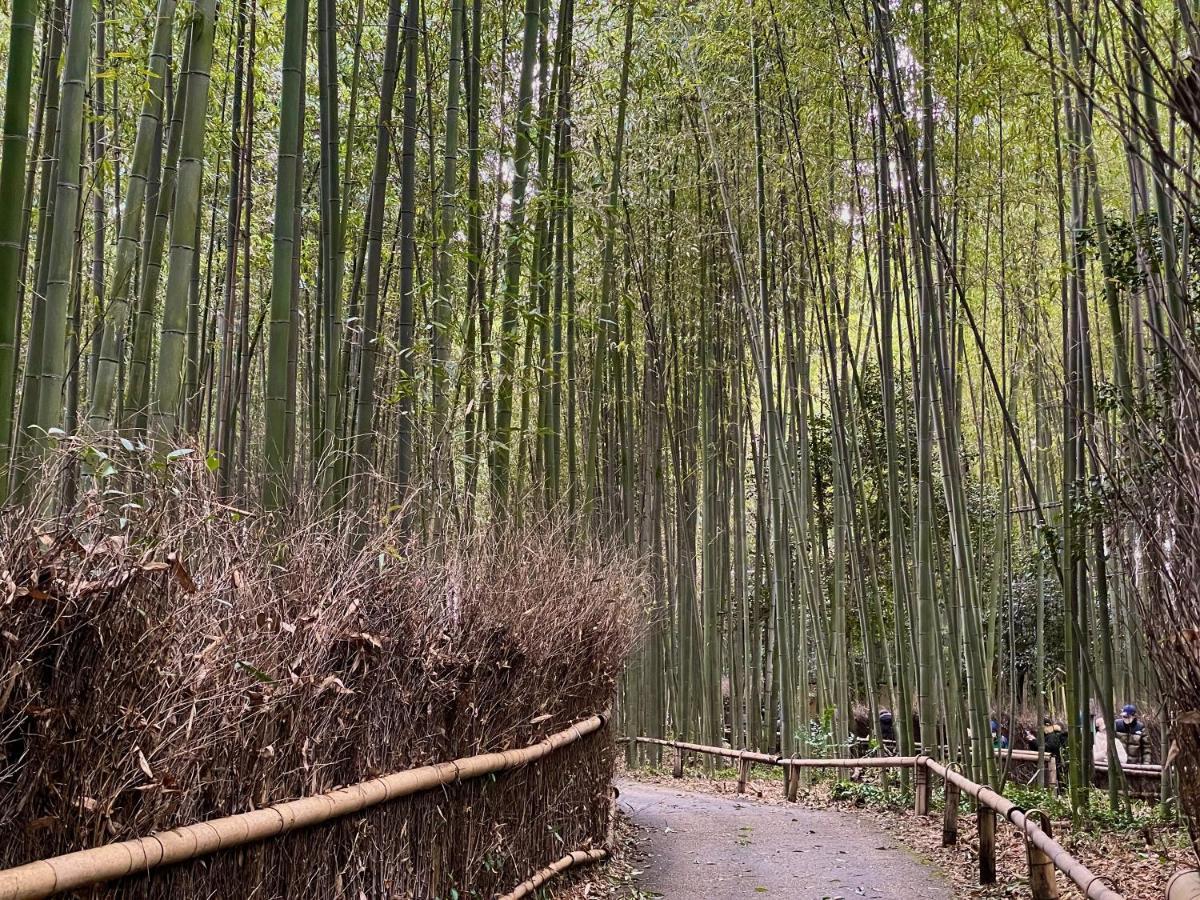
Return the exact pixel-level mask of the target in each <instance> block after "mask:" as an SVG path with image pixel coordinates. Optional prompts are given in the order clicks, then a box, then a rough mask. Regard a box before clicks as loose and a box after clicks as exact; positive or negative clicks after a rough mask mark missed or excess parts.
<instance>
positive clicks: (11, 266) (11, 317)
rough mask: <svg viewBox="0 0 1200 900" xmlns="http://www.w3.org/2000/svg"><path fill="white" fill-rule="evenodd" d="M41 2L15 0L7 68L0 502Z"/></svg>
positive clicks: (0, 277) (0, 203) (0, 186)
mask: <svg viewBox="0 0 1200 900" xmlns="http://www.w3.org/2000/svg"><path fill="white" fill-rule="evenodd" d="M36 17H37V0H13V4H12V10H11V13H10V19H9V36H8V42H9V43H8V67H7V70H6V72H5V81H4V125H3V127H4V137H3V147H2V149H0V209H3V210H4V213H3V215H0V503H2V502H3V501H4V500H5V498H6V497H7V494H8V464H9V456H10V455H11V452H12V437H13V413H14V411H15V408H14V403H15V400H16V366H17V341H18V335H19V332H20V326H21V323H20V320H19V318H18V313H19V310H20V303H19V298H20V292H21V281H22V274H23V273H22V266H21V257H22V247H23V246H24V241H23V236H22V225H23V224H24V216H23V214H22V210H23V207H24V202H23V201H24V198H25V182H26V178H25V157H26V153H27V150H28V146H29V96H30V92H31V90H32V83H33V36H34V25H35V21H36Z"/></svg>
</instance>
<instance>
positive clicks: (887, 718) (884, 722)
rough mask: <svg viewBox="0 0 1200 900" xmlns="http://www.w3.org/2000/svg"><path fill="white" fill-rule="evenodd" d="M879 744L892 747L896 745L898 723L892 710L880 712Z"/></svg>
mask: <svg viewBox="0 0 1200 900" xmlns="http://www.w3.org/2000/svg"><path fill="white" fill-rule="evenodd" d="M879 743H881V744H884V745H887V744H890V745H892V746H895V744H896V723H895V720H894V719H893V718H892V711H891V710H890V709H881V710H880V711H879Z"/></svg>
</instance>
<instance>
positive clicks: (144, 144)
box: [88, 0, 176, 431]
mask: <svg viewBox="0 0 1200 900" xmlns="http://www.w3.org/2000/svg"><path fill="white" fill-rule="evenodd" d="M175 2H176V0H159V3H158V10H157V12H156V19H155V27H154V37H153V42H152V46H151V49H150V56H149V59H148V60H147V64H146V73H147V74H146V78H147V83H146V86H145V93H144V96H143V98H142V111H141V115H140V117H139V118H138V127H137V138H136V139H135V142H134V146H133V158H132V159H131V160H130V168H129V180H128V183H127V185H126V193H125V202H124V204H123V205H122V207H121V214H122V220H121V232H120V235H119V236H118V238H117V250H116V261H115V263H114V265H113V272H112V279H111V281H110V282H109V304H108V312H107V314H106V315H105V317H104V336H103V339H102V342H101V348H100V359H99V362H98V363H97V366H96V379H95V383H94V384H93V386H92V395H91V408H90V410H89V412H88V424H89V425H90V427H91V428H92V429H94V430H96V431H105V430H107V429H108V428H109V427H111V424H112V405H113V397H114V395H115V393H116V386H117V373H118V369H119V367H120V363H121V348H122V345H123V344H124V339H125V325H126V323H127V322H128V319H129V295H130V292H131V291H132V288H133V274H134V266H135V265H136V263H137V258H138V249H139V247H138V243H139V234H140V231H141V224H142V211H143V205H144V203H145V199H146V184H147V181H148V179H149V176H150V161H151V157H152V155H153V148H154V143H155V142H156V141H157V140H158V136H159V133H160V131H161V127H162V108H163V97H164V91H165V88H166V71H167V60H168V58H169V57H170V54H171V28H172V24H173V22H174V18H175Z"/></svg>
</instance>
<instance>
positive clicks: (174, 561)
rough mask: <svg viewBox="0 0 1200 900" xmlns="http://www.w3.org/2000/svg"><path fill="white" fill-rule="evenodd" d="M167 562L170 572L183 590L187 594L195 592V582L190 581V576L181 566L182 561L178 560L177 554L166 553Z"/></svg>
mask: <svg viewBox="0 0 1200 900" xmlns="http://www.w3.org/2000/svg"><path fill="white" fill-rule="evenodd" d="M167 562H169V563H170V564H171V574H172V575H174V576H175V580H176V581H178V582H179V586H180V587H182V588H183V590H184V592H185V593H188V594H194V593H196V582H194V581H192V576H191V575H190V574H188V570H187V569H185V568H184V567H183V563H182V562H180V561H179V555H178V554H176V553H168V554H167Z"/></svg>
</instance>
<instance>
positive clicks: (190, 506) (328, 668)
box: [0, 459, 640, 898]
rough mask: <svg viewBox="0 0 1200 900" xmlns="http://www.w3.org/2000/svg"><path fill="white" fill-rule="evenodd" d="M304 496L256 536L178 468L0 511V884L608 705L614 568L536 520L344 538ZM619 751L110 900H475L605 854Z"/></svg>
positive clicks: (499, 777)
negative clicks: (59, 859) (57, 510)
mask: <svg viewBox="0 0 1200 900" xmlns="http://www.w3.org/2000/svg"><path fill="white" fill-rule="evenodd" d="M140 471H143V472H144V467H142V468H141V469H140ZM47 480H48V481H53V480H54V479H53V477H49V478H48V479H47ZM315 506H316V504H309V505H308V506H307V507H302V508H299V509H297V510H295V511H294V512H293V514H292V515H291V516H290V517H289V519H288V521H287V523H286V525H285V526H283V528H284V529H285V530H282V531H281V530H280V526H278V525H275V526H272V527H270V528H268V527H266V526H265V525H263V524H262V523H260V521H259V519H258V518H257V517H256V516H254V515H251V514H247V513H246V512H245V511H241V510H236V509H232V508H231V507H230V505H229V504H228V503H227V502H226V501H224V500H222V499H221V498H220V497H219V496H217V495H216V494H215V492H214V491H213V490H212V486H211V484H210V481H209V478H208V475H207V473H206V471H205V469H204V466H203V462H202V461H200V460H197V461H195V462H193V461H192V460H191V459H178V460H176V461H174V462H171V463H168V464H166V465H163V466H161V467H160V468H159V469H158V470H151V471H149V472H148V473H145V474H139V475H137V476H136V477H134V476H131V477H130V478H129V479H123V480H120V481H119V482H118V480H117V479H109V481H108V482H107V483H106V484H105V485H104V486H103V487H102V488H97V489H96V490H94V491H92V492H90V493H85V494H83V495H81V497H80V498H79V500H78V502H77V504H76V505H75V506H74V507H73V508H72V509H71V510H70V511H69V512H67V513H64V514H62V515H59V516H56V517H53V518H47V517H45V516H38V515H35V514H33V513H29V512H21V511H13V510H6V511H3V512H0V868H3V867H12V866H17V865H21V864H24V863H27V862H29V861H31V860H38V859H43V858H46V857H51V856H56V855H61V854H68V853H72V852H75V851H78V850H82V849H85V848H88V847H96V846H103V845H107V844H111V843H120V842H123V841H132V840H135V839H136V838H138V837H139V836H143V835H148V834H161V833H164V832H168V831H170V830H171V829H177V828H179V827H180V826H184V825H190V824H193V823H198V822H205V821H207V820H211V819H216V818H221V817H225V816H236V815H238V814H240V813H246V812H251V811H254V810H259V811H261V810H264V808H266V807H269V806H271V805H273V804H278V803H280V802H281V801H288V800H292V799H293V798H304V797H312V796H315V795H321V794H329V792H336V791H337V789H338V788H340V787H342V786H345V785H354V784H358V783H360V782H368V783H371V784H375V785H380V784H382V782H381V781H379V779H380V776H382V775H384V774H386V773H394V772H403V771H405V770H409V769H419V768H421V767H423V766H430V765H434V764H436V763H438V762H441V761H444V760H452V759H456V758H462V757H470V756H475V755H477V754H481V753H490V752H500V753H503V752H505V751H511V750H514V749H516V748H520V747H525V746H528V745H533V744H537V743H538V742H539V741H541V740H543V739H545V738H546V736H547V735H550V734H553V733H555V732H559V731H562V730H563V729H564V728H566V727H567V726H569V725H570V724H571V723H572V722H575V721H576V720H578V719H579V718H580V716H581V715H586V714H588V713H591V712H594V711H596V710H600V709H604V708H606V707H607V706H608V705H609V703H610V702H611V699H612V697H613V695H614V690H615V684H616V679H617V677H618V675H619V672H620V669H621V666H622V663H623V660H624V657H625V655H626V654H627V652H628V650H629V647H630V646H631V645H632V643H633V642H634V641H635V640H636V638H637V633H638V630H639V628H640V624H639V622H640V612H639V608H640V593H639V591H640V585H638V584H637V583H636V582H631V578H630V572H631V571H635V570H636V566H634V565H633V564H632V562H631V561H630V560H629V559H628V558H626V557H624V556H622V555H621V554H620V553H618V552H613V551H611V550H607V549H603V552H601V550H602V548H595V547H582V548H581V547H580V546H579V544H578V543H577V542H576V543H572V542H571V541H569V540H567V536H566V535H565V534H564V533H563V530H562V529H561V528H560V527H559V526H557V525H556V524H555V523H553V522H546V521H540V522H536V523H532V524H531V529H536V531H525V530H521V529H510V530H509V531H507V532H505V533H503V534H500V533H495V532H488V533H481V534H470V535H464V536H458V537H454V538H453V539H448V540H446V541H444V542H442V543H439V544H438V545H436V546H425V545H421V544H419V543H418V542H415V541H413V540H411V539H409V538H407V537H405V536H404V535H403V534H402V533H401V532H399V531H398V530H396V529H391V528H384V529H382V530H380V531H378V532H377V533H376V534H375V536H374V537H372V538H371V539H370V540H369V541H368V542H367V544H366V545H365V546H364V547H362V548H359V549H355V548H354V546H353V543H352V542H351V541H349V540H347V538H346V533H347V532H349V531H352V530H353V523H342V525H343V526H344V527H345V530H342V529H341V528H338V527H334V526H333V525H332V524H330V523H327V522H325V521H324V520H323V519H322V517H321V516H320V515H319V514H318V513H316V512H315V511H314V510H315ZM35 508H36V507H35ZM527 538H528V539H527ZM613 760H614V753H613V748H612V743H611V740H610V739H609V738H608V737H607V735H606V733H605V732H603V731H598V732H595V733H593V734H590V735H587V736H585V737H584V738H583V739H582V740H576V741H574V742H572V743H570V744H569V745H567V746H564V747H562V748H561V749H557V750H556V751H555V761H554V764H553V765H530V766H520V767H517V768H514V769H508V770H506V771H503V772H498V773H497V774H495V775H494V776H487V777H483V778H477V779H475V780H472V781H460V783H457V784H455V785H454V786H453V787H452V788H451V787H447V788H446V789H445V790H446V791H448V792H450V793H449V794H444V793H443V791H442V790H428V791H426V792H425V793H422V794H418V795H413V796H410V797H407V798H406V799H404V800H401V801H398V802H391V803H384V804H380V805H377V806H374V807H372V808H370V809H366V810H363V811H361V812H359V813H357V814H355V815H350V816H345V817H342V818H339V819H336V820H334V821H331V822H330V823H329V824H326V825H322V826H320V827H313V828H306V829H303V830H297V831H292V832H290V833H288V834H285V835H282V836H281V837H279V838H277V839H275V840H271V841H268V842H265V843H260V844H256V845H246V846H242V847H240V848H236V849H232V850H229V851H228V852H222V853H220V854H217V855H213V856H210V857H208V858H207V859H206V860H204V861H203V862H201V863H194V864H189V865H180V866H170V867H166V868H163V869H160V870H157V871H156V872H155V873H154V875H153V876H152V877H148V876H141V877H133V878H127V879H124V880H122V881H119V882H117V883H115V884H114V885H113V886H112V888H111V892H110V893H109V894H108V895H109V896H115V897H122V898H124V897H137V898H167V897H184V896H230V897H232V896H250V895H251V894H254V895H255V896H260V897H264V898H273V897H303V896H310V897H334V896H337V897H342V896H350V897H356V896H365V897H371V898H383V897H416V898H435V897H448V896H451V892H452V891H454V892H456V893H457V894H458V895H459V896H460V897H463V898H466V897H471V896H495V895H496V894H499V893H502V892H503V891H505V890H508V889H510V888H511V886H512V885H514V884H517V883H519V882H520V881H521V880H522V879H525V878H527V877H528V876H529V874H530V873H531V872H534V871H536V870H538V869H539V868H540V867H542V866H544V865H546V863H547V861H548V860H554V859H557V858H558V857H560V856H561V855H562V854H563V852H564V850H565V849H571V848H583V849H587V848H593V847H600V846H603V844H604V841H605V839H606V837H607V828H608V816H609V806H610V778H611V772H612V766H613ZM442 771H443V773H444V772H445V769H443V770H442ZM372 790H375V791H378V790H380V788H378V787H376V788H372ZM372 796H378V794H373V795H372ZM321 802H322V803H325V802H326V801H321ZM347 802H348V803H349V805H350V806H353V805H354V803H357V802H359V801H357V800H355V801H353V802H350V801H347ZM347 808H349V807H347ZM270 815H271V816H272V817H275V814H274V813H271V814H270ZM266 816H267V814H266V813H261V814H259V821H266ZM273 821H277V818H275V819H274V820H273ZM259 827H265V828H267V830H270V829H271V828H273V827H275V825H274V824H273V823H272V824H270V825H267V826H259ZM152 852H153V851H152Z"/></svg>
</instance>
